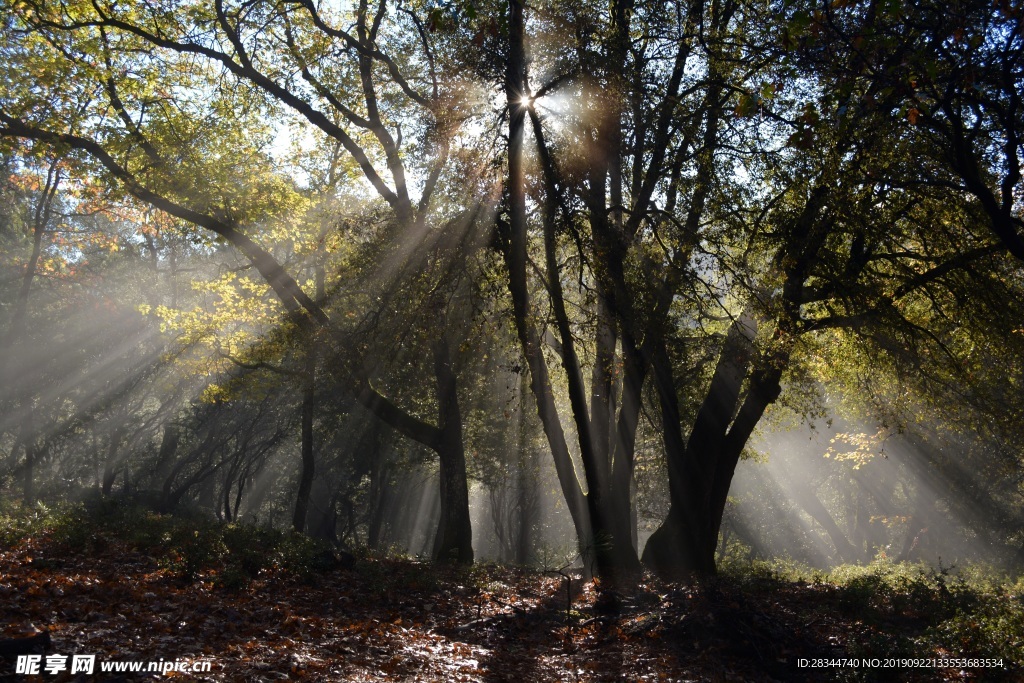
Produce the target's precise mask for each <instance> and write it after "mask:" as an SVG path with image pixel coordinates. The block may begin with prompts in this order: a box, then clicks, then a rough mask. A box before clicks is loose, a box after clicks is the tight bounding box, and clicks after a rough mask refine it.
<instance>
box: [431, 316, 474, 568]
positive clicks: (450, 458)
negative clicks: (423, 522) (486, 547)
mask: <svg viewBox="0 0 1024 683" xmlns="http://www.w3.org/2000/svg"><path fill="white" fill-rule="evenodd" d="M433 352H434V375H435V377H436V380H437V404H438V423H439V425H440V428H441V439H440V443H439V444H438V447H437V454H438V456H439V459H440V463H441V468H440V469H441V472H440V486H441V519H440V521H439V522H438V525H437V535H436V536H435V537H434V551H433V558H434V560H435V561H438V562H458V563H460V564H472V562H473V529H472V525H471V523H470V518H469V483H468V481H467V480H466V454H465V451H464V450H463V445H462V414H461V412H460V411H459V399H458V393H457V386H456V381H455V372H454V370H453V368H452V362H451V357H450V352H449V348H448V340H447V339H446V338H445V335H444V334H443V333H442V334H440V335H439V336H438V339H437V340H436V341H435V342H434V349H433Z"/></svg>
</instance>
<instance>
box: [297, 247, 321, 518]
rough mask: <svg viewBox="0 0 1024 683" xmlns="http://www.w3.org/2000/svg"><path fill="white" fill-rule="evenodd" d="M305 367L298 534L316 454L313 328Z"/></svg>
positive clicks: (318, 269)
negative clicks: (314, 448) (314, 445)
mask: <svg viewBox="0 0 1024 683" xmlns="http://www.w3.org/2000/svg"><path fill="white" fill-rule="evenodd" d="M316 297H317V301H322V300H323V298H324V269H323V267H322V266H317V267H316ZM306 335H307V341H306V368H305V372H304V373H303V378H302V380H303V381H302V415H301V422H302V426H301V431H302V437H301V445H300V451H301V457H302V465H301V468H300V470H299V490H298V492H297V493H296V494H295V513H294V514H293V515H292V528H293V529H295V531H297V532H299V533H300V534H301V533H303V532H304V531H305V530H306V516H307V514H308V511H309V494H310V492H311V491H312V490H313V478H314V477H315V476H316V455H315V453H314V450H313V418H314V415H315V412H316V363H317V353H318V351H319V345H318V343H317V339H316V332H315V331H314V330H312V329H310V330H307V331H306Z"/></svg>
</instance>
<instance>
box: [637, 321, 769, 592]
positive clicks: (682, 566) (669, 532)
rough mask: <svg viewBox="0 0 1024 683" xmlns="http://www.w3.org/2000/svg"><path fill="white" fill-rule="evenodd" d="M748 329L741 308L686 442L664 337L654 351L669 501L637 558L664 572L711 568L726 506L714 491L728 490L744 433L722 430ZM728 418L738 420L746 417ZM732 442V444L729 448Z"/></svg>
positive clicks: (747, 356)
mask: <svg viewBox="0 0 1024 683" xmlns="http://www.w3.org/2000/svg"><path fill="white" fill-rule="evenodd" d="M755 332H756V327H755V323H754V321H753V319H752V318H750V317H749V316H747V315H741V316H740V317H739V318H738V319H737V320H735V321H734V322H733V323H732V325H730V327H729V331H728V332H727V334H726V338H725V343H724V344H723V346H722V351H721V354H720V356H719V360H718V364H717V366H716V367H715V372H714V375H713V376H712V378H711V384H710V385H709V387H708V390H707V393H706V395H705V398H704V402H703V404H702V405H701V408H700V410H699V411H698V413H697V417H696V420H695V421H694V425H693V429H692V430H691V431H690V438H689V439H688V440H687V441H686V443H685V445H684V444H683V439H682V432H681V425H680V419H681V415H680V409H679V403H678V398H677V396H676V390H675V386H674V384H673V382H672V376H673V372H672V367H671V361H670V359H669V357H668V353H667V351H666V350H665V347H664V344H660V345H659V347H658V348H657V349H656V351H655V353H654V374H655V386H656V387H657V390H658V396H659V399H660V403H661V407H662V423H663V424H662V429H663V436H664V445H665V457H666V460H667V461H668V474H669V495H670V501H671V502H670V507H669V513H668V516H667V517H666V519H665V521H664V523H663V524H662V525H661V527H659V528H658V530H657V531H655V532H654V534H653V535H652V536H651V537H650V539H648V541H647V547H646V548H645V549H644V554H643V562H644V564H646V565H647V566H648V567H649V568H651V569H652V570H653V571H655V572H657V573H659V574H661V575H663V576H667V577H679V576H682V575H687V574H692V573H698V574H711V573H714V572H715V547H716V545H717V540H718V527H719V525H720V524H721V515H722V512H723V511H724V509H725V497H724V496H721V491H722V490H723V489H724V491H725V493H726V494H728V490H729V483H730V482H731V481H732V474H733V471H734V469H735V461H736V460H738V459H739V452H741V451H742V448H743V445H744V444H745V443H746V438H743V439H742V440H740V439H739V436H740V435H739V434H737V435H736V436H735V437H734V438H732V439H730V438H729V436H730V433H729V432H728V431H727V430H728V428H729V424H730V421H731V420H732V417H733V415H734V414H735V412H736V406H737V403H738V402H739V395H740V388H741V386H742V384H743V379H744V377H745V375H746V374H747V371H748V369H749V367H750V363H751V360H752V355H753V347H752V343H751V340H752V339H753V336H754V334H755ZM735 426H736V427H740V428H741V429H742V428H745V427H746V422H744V424H743V425H740V424H739V423H737V424H736V425H735ZM751 429H752V426H751ZM746 436H749V432H748V433H747V434H746ZM737 444H738V449H739V450H736V447H737ZM733 451H735V453H733ZM719 498H720V499H721V504H720V505H719Z"/></svg>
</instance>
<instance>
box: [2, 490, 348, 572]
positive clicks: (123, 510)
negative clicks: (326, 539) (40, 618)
mask: <svg viewBox="0 0 1024 683" xmlns="http://www.w3.org/2000/svg"><path fill="white" fill-rule="evenodd" d="M43 535H45V536H47V537H49V539H50V540H51V541H53V542H54V543H55V544H56V546H57V547H59V548H60V549H61V550H62V551H63V552H65V553H68V554H89V553H95V552H99V551H102V550H103V549H104V548H106V547H107V546H108V545H109V544H111V543H118V544H122V545H124V546H126V547H127V549H128V550H131V551H134V552H138V553H141V554H143V555H146V556H149V557H152V558H154V559H155V560H156V562H157V563H158V564H159V565H160V566H162V567H164V568H166V569H168V570H170V571H171V572H173V573H175V574H177V575H178V576H180V577H181V578H183V579H186V580H192V579H195V578H197V577H198V576H199V575H200V574H205V575H208V576H209V577H210V578H212V579H213V581H214V582H215V583H216V584H218V585H221V586H223V587H225V588H229V589H240V588H244V587H245V586H246V585H247V584H248V583H249V581H251V580H252V579H254V578H256V577H257V576H259V575H260V573H261V572H263V571H266V570H275V569H281V570H284V571H286V572H290V573H293V574H296V575H298V576H301V577H303V578H306V579H311V580H312V579H313V578H315V575H316V574H317V573H319V572H322V571H325V570H328V569H331V568H333V566H334V565H335V563H336V561H337V560H336V556H335V554H334V550H333V548H332V547H331V546H330V545H328V544H326V543H322V542H319V541H316V540H314V539H311V538H309V537H308V536H304V535H302V534H296V533H293V532H287V531H281V530H279V529H273V528H269V527H260V526H253V525H246V524H225V523H221V522H218V521H216V520H211V519H208V518H204V517H200V516H195V515H192V516H188V515H186V516H175V515H166V514H158V513H156V512H153V511H152V510H150V509H147V508H145V507H143V506H140V505H136V504H132V503H130V502H124V501H119V500H99V501H93V502H90V503H88V504H85V503H74V504H71V503H68V504H61V505H58V506H54V507H48V506H45V505H43V504H41V503H40V504H37V505H36V506H35V507H33V508H31V509H27V510H26V509H24V508H18V507H16V506H13V505H6V506H0V546H6V547H13V546H15V545H17V544H18V543H20V542H22V541H25V540H26V539H28V538H30V537H36V536H43Z"/></svg>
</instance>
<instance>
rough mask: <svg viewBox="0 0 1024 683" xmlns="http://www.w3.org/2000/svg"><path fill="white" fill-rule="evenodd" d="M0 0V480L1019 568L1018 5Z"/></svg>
mask: <svg viewBox="0 0 1024 683" xmlns="http://www.w3.org/2000/svg"><path fill="white" fill-rule="evenodd" d="M3 16H4V17H5V18H4V19H3V20H0V21H2V23H0V31H2V33H3V36H2V43H0V64H2V66H0V163H2V165H3V174H2V179H0V180H2V187H0V194H2V197H0V387H2V393H0V495H2V496H4V497H5V498H8V499H10V500H18V501H20V503H21V504H23V505H26V506H34V505H56V504H59V503H61V502H72V501H84V502H85V504H93V503H94V502H95V501H96V500H98V499H113V500H121V501H125V502H126V503H131V504H139V505H143V506H145V507H147V508H150V509H152V510H153V511H155V512H158V513H161V514H190V513H191V514H198V515H202V516H205V517H210V518H216V519H219V520H222V521H224V522H227V523H246V524H253V525H269V526H274V527H277V528H290V529H293V530H295V531H296V532H298V533H305V534H308V535H310V536H313V537H316V538H319V539H323V540H326V541H328V542H330V543H333V544H335V545H336V546H337V547H339V548H345V549H354V548H369V549H371V550H373V551H375V552H382V553H387V552H394V553H400V554H407V555H412V556H418V557H423V558H429V559H431V560H433V561H436V562H439V563H448V562H454V563H460V564H471V563H473V562H474V561H485V560H486V561H490V560H494V561H497V562H502V563H508V564H521V565H531V566H536V567H542V568H544V569H555V568H559V567H566V566H569V565H573V564H575V565H576V566H579V567H583V568H584V569H585V571H586V572H589V573H593V574H595V575H598V576H601V577H607V578H609V579H611V580H612V581H620V580H621V581H628V580H631V579H632V578H635V577H636V576H638V575H639V574H640V572H641V571H642V570H644V569H646V570H650V571H653V572H655V573H657V574H659V575H661V576H662V577H664V578H678V577H682V576H691V575H693V574H714V573H715V572H716V571H718V570H719V569H720V568H721V567H724V566H728V565H734V564H743V563H748V564H749V563H750V562H752V561H755V560H775V559H780V560H786V561H792V562H796V563H799V564H802V565H806V566H808V567H815V568H827V567H833V566H836V565H839V564H867V563H870V562H873V561H878V560H884V561H897V562H901V561H907V562H922V563H925V564H928V565H931V566H933V567H940V568H941V567H945V566H949V565H950V564H960V563H980V564H992V565H995V566H999V567H1001V568H1004V569H1007V570H1011V571H1017V570H1019V568H1020V563H1021V560H1022V556H1021V548H1022V547H1024V546H1022V542H1024V538H1022V535H1021V534H1022V524H1021V522H1022V521H1024V500H1022V497H1021V496H1022V493H1024V491H1022V489H1021V483H1020V482H1021V477H1020V465H1021V452H1020V446H1019V444H1020V443H1021V432H1020V429H1021V425H1022V424H1024V420H1022V419H1021V417H1022V416H1021V412H1020V411H1021V405H1022V402H1021V401H1020V396H1021V387H1022V379H1024V374H1022V373H1024V363H1022V360H1024V356H1022V351H1024V333H1022V328H1021V326H1022V322H1021V321H1022V320H1024V316H1022V313H1024V311H1022V309H1021V306H1022V302H1024V296H1022V294H1024V280H1022V277H1021V276H1022V272H1024V271H1022V264H1024V218H1022V209H1024V205H1022V201H1024V200H1022V197H1024V191H1022V180H1021V176H1022V174H1021V170H1020V169H1021V161H1022V158H1021V157H1022V155H1024V142H1022V141H1024V104H1022V102H1021V98H1020V93H1021V92H1022V91H1024V64H1022V59H1024V57H1022V55H1024V46H1022V45H1021V41H1022V40H1024V38H1022V32H1021V21H1022V17H1021V12H1020V10H1019V9H1015V8H1011V7H1009V6H1008V5H1006V4H998V3H997V5H995V6H993V5H991V3H974V2H963V3H953V5H950V4H949V3H931V4H929V3H924V4H920V3H919V4H918V5H915V6H914V7H913V8H910V7H902V6H897V5H892V4H891V3H890V4H888V5H885V6H884V7H882V6H880V5H878V3H873V2H856V1H853V2H844V3H833V4H831V5H827V6H818V5H815V4H813V3H801V2H789V1H787V2H778V3H775V2H770V3H767V4H765V3H755V2H746V0H725V1H716V2H711V3H690V4H682V3H668V4H666V3H645V2H635V1H631V2H620V1H618V0H616V1H614V2H611V3H610V4H609V3H604V4H600V3H599V4H588V3H579V2H558V3H537V4H531V5H529V6H527V5H525V4H524V3H522V2H519V1H518V0H512V1H511V2H509V3H507V4H495V3H486V2H483V3H481V2H462V1H460V2H455V3H436V2H432V1H431V2H390V1H389V0H384V1H382V2H380V3H377V4H375V5H373V6H371V5H370V4H369V3H366V2H360V3H347V2H341V3H327V4H323V5H321V4H318V3H314V2H280V3H279V2H258V3H231V2H228V3H214V4H210V3H202V2H192V1H190V0H181V1H180V2H178V1H175V2H171V3H164V4H162V5H160V6H155V5H149V4H144V5H140V6H134V5H133V6H131V7H122V6H120V5H119V4H117V3H114V2H92V3H82V2H76V1H72V0H66V1H61V2H51V1H50V0H18V1H17V2H6V3H5V4H4V6H3Z"/></svg>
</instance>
